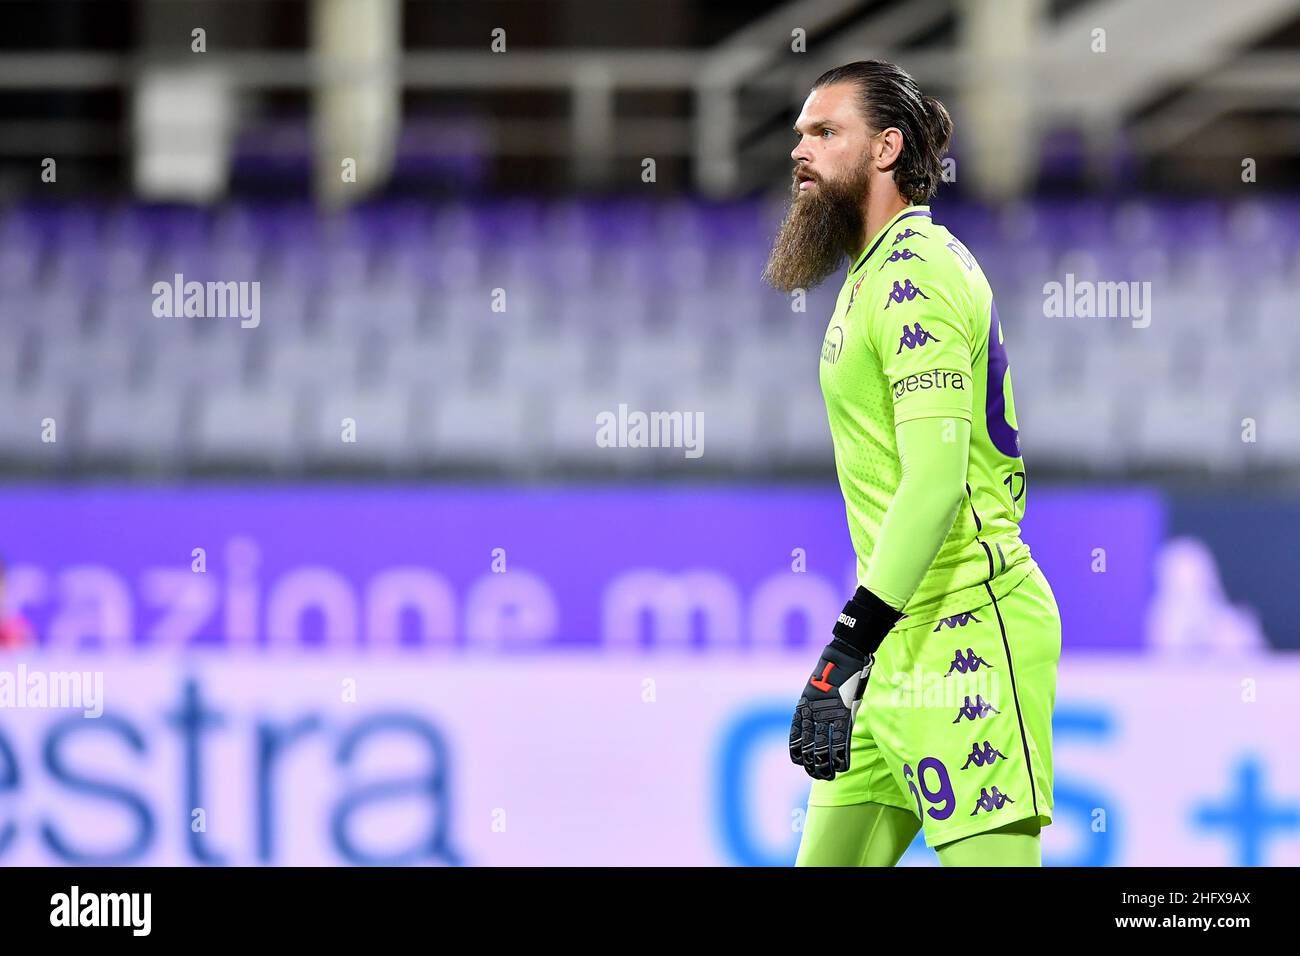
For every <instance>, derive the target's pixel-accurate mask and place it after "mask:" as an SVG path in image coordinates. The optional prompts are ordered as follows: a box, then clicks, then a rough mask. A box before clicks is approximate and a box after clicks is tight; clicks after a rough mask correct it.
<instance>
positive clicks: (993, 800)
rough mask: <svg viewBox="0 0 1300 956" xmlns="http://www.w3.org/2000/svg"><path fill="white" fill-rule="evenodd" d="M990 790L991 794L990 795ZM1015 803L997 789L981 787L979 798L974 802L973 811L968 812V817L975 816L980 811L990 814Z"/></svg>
mask: <svg viewBox="0 0 1300 956" xmlns="http://www.w3.org/2000/svg"><path fill="white" fill-rule="evenodd" d="M990 790H992V791H993V792H992V793H990V792H989V791H990ZM1015 802H1016V801H1014V800H1012V799H1011V798H1010V797H1008V796H1007V795H1006V794H1005V793H1003V792H1002V791H1001V790H999V789H998V788H997V787H983V788H981V789H980V798H979V799H978V800H976V801H975V809H974V810H972V811H971V812H970V815H971V816H975V814H977V813H979V812H980V811H981V810H984V811H986V812H987V813H992V812H993V811H994V810H1001V809H1002V806H1003V804H1007V803H1015Z"/></svg>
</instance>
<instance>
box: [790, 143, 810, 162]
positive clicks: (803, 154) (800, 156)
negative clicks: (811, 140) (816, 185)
mask: <svg viewBox="0 0 1300 956" xmlns="http://www.w3.org/2000/svg"><path fill="white" fill-rule="evenodd" d="M790 158H791V159H793V160H794V161H795V162H796V163H799V162H804V163H809V162H812V153H811V151H810V150H809V149H808V143H807V141H806V140H804V139H800V140H799V142H798V143H796V144H795V147H794V149H792V150H790Z"/></svg>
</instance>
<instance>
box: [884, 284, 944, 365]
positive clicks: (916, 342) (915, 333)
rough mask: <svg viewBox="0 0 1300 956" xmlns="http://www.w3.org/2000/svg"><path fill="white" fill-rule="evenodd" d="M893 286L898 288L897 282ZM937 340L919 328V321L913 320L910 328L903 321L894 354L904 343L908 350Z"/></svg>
mask: <svg viewBox="0 0 1300 956" xmlns="http://www.w3.org/2000/svg"><path fill="white" fill-rule="evenodd" d="M894 288H898V283H897V282H895V283H894ZM900 301H901V300H900ZM886 308H888V306H886ZM939 341H941V340H940V339H939V338H938V337H937V336H935V335H933V334H931V333H929V332H927V331H926V330H925V329H923V328H921V323H920V322H913V323H912V327H911V328H910V329H909V328H908V327H907V323H906V322H904V323H903V334H902V335H901V336H899V339H898V351H897V352H895V353H894V354H895V355H898V354H900V353H901V352H902V351H903V346H904V345H906V346H907V349H908V351H909V352H910V351H911V350H912V349H919V348H920V347H921V346H922V345H924V344H925V343H926V342H939Z"/></svg>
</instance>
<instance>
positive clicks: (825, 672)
mask: <svg viewBox="0 0 1300 956" xmlns="http://www.w3.org/2000/svg"><path fill="white" fill-rule="evenodd" d="M834 666H835V665H834V664H833V663H832V662H831V661H827V662H826V667H825V668H823V669H822V676H821V679H820V680H819V679H818V678H816V677H814V678H812V679H811V680H809V681H808V683H810V684H812V685H813V686H814V687H816V688H817V689H818V690H822V691H825V690H830V689H831V688H832V685H831V684H830V682H828V681H827V680H826V678H827V677H829V676H830V674H831V668H832V667H834Z"/></svg>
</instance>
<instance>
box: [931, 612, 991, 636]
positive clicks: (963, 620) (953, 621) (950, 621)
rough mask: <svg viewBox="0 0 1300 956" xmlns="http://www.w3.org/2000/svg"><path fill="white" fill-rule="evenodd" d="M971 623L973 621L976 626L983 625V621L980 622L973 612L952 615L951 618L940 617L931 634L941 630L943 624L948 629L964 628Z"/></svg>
mask: <svg viewBox="0 0 1300 956" xmlns="http://www.w3.org/2000/svg"><path fill="white" fill-rule="evenodd" d="M972 621H974V622H975V623H976V624H983V623H984V622H983V621H981V620H980V619H979V618H977V617H976V616H975V612H974V611H965V612H963V613H961V614H954V615H953V616H952V617H941V618H939V623H938V624H936V625H935V626H934V631H932V632H931V633H936V632H938V631H939V630H941V629H942V628H943V626H944V625H945V624H946V625H947V626H948V627H949V628H954V627H965V626H966V625H967V624H969V623H971V622H972Z"/></svg>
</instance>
